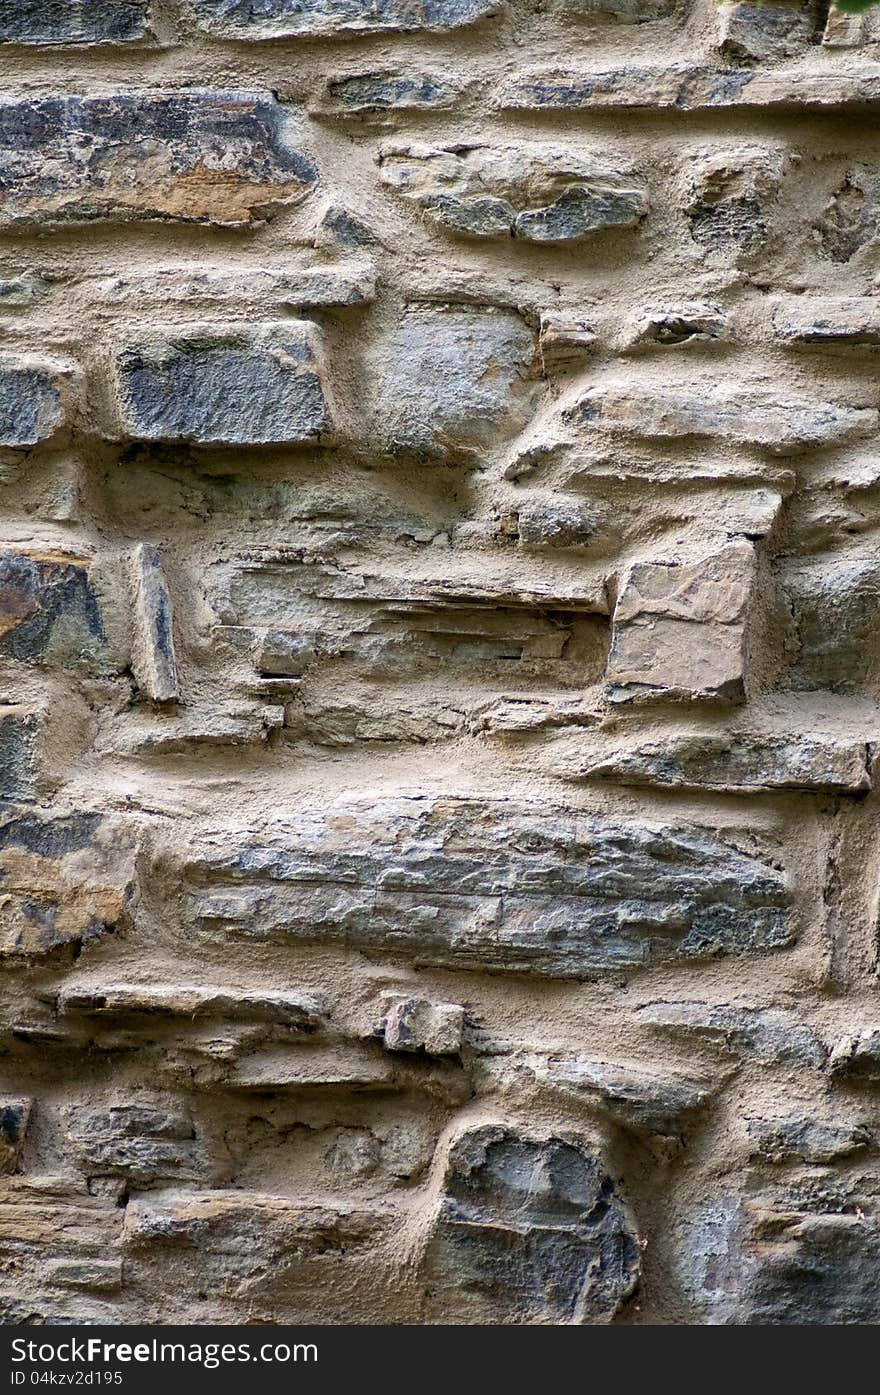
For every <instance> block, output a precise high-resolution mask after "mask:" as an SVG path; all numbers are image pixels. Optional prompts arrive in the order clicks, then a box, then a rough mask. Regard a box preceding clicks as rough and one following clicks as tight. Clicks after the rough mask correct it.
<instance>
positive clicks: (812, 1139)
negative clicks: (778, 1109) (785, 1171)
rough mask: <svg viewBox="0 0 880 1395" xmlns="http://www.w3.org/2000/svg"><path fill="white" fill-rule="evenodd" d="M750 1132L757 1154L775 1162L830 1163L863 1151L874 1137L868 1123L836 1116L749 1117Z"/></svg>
mask: <svg viewBox="0 0 880 1395" xmlns="http://www.w3.org/2000/svg"><path fill="white" fill-rule="evenodd" d="M748 1135H749V1139H750V1141H751V1142H752V1144H753V1146H754V1149H755V1153H754V1156H755V1157H757V1158H760V1159H762V1160H763V1161H766V1162H771V1163H788V1162H806V1163H819V1164H821V1165H827V1164H828V1163H833V1162H838V1161H839V1160H840V1159H841V1158H850V1157H852V1155H853V1154H854V1153H860V1152H862V1151H863V1150H864V1149H865V1148H867V1147H868V1146H869V1145H870V1143H871V1141H872V1135H871V1131H870V1129H869V1128H868V1127H867V1125H865V1124H850V1123H845V1122H840V1121H838V1120H835V1119H812V1118H803V1119H799V1118H783V1119H776V1118H769V1119H766V1118H763V1117H761V1118H755V1119H749V1121H748Z"/></svg>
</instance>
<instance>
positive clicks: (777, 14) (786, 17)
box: [716, 0, 816, 63]
mask: <svg viewBox="0 0 880 1395" xmlns="http://www.w3.org/2000/svg"><path fill="white" fill-rule="evenodd" d="M815 27H816V7H815V5H814V4H812V3H810V0H804V3H802V4H794V5H792V4H787V3H785V2H784V0H760V3H753V0H723V3H721V4H719V5H718V7H717V15H716V29H717V35H718V39H717V42H718V48H719V50H720V52H721V53H722V55H723V56H724V57H725V58H727V59H729V60H731V61H733V62H734V63H739V62H743V61H745V62H746V63H761V62H765V61H767V60H768V59H769V60H773V59H777V58H792V57H794V56H795V55H796V54H799V53H802V52H803V51H804V50H805V49H806V48H807V47H808V46H809V44H810V43H811V42H812V39H813V31H814V30H815Z"/></svg>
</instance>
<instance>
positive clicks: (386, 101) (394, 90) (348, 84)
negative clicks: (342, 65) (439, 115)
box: [314, 71, 461, 116]
mask: <svg viewBox="0 0 880 1395" xmlns="http://www.w3.org/2000/svg"><path fill="white" fill-rule="evenodd" d="M460 90H461V86H460V84H458V83H454V82H450V81H448V80H447V79H446V78H441V77H436V76H434V75H433V74H431V73H397V72H382V71H379V72H370V73H358V74H356V75H355V76H353V77H344V78H335V79H334V80H332V81H330V82H328V83H327V86H326V87H325V89H324V93H323V96H322V97H321V100H320V101H319V102H318V103H317V105H316V106H315V107H314V110H315V111H316V112H328V113H333V114H334V115H338V116H367V115H369V114H370V113H373V112H386V111H424V110H428V111H446V110H448V109H449V108H450V107H452V106H454V105H455V101H456V98H457V97H458V95H459V92H460Z"/></svg>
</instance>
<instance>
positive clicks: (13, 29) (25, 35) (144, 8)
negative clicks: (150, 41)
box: [0, 0, 149, 44]
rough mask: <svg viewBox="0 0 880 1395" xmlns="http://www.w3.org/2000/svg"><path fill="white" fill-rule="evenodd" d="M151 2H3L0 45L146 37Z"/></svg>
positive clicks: (104, 41)
mask: <svg viewBox="0 0 880 1395" xmlns="http://www.w3.org/2000/svg"><path fill="white" fill-rule="evenodd" d="M148 15H149V0H0V43H14V44H95V43H97V44H117V43H122V42H124V41H125V40H127V39H140V38H143V37H144V35H145V34H146V32H147V20H148Z"/></svg>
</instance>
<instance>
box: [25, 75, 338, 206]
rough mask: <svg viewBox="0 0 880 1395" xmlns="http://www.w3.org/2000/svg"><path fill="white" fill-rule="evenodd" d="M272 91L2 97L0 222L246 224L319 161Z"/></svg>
mask: <svg viewBox="0 0 880 1395" xmlns="http://www.w3.org/2000/svg"><path fill="white" fill-rule="evenodd" d="M296 138H297V120H296V112H295V110H294V109H293V108H290V107H285V106H281V105H280V104H279V103H278V102H277V101H276V100H275V98H274V97H273V96H272V95H271V94H270V93H259V92H223V91H203V90H198V89H196V90H189V91H186V90H181V91H173V92H171V91H169V92H141V93H137V92H118V93H115V94H114V95H111V96H106V97H28V98H7V99H5V100H4V101H2V102H0V228H20V227H32V226H34V225H39V224H48V225H55V224H64V223H88V222H92V221H94V220H95V219H112V220H116V221H128V220H141V221H143V220H149V219H157V218H158V219H171V220H174V221H179V222H188V223H212V224H218V225H222V226H228V227H240V226H245V225H247V224H249V223H253V222H256V221H258V220H260V219H263V218H265V217H266V216H267V215H268V214H269V213H270V212H271V211H272V210H273V209H275V208H277V207H279V206H281V205H284V204H291V203H296V202H298V201H299V200H300V199H302V198H303V196H304V195H305V194H307V193H308V192H309V190H310V189H311V188H312V187H313V185H314V184H315V181H316V179H317V171H316V169H315V166H314V165H313V164H312V162H311V160H310V159H308V157H307V156H305V155H304V154H303V153H302V152H301V151H300V150H299V149H298V147H297V144H296Z"/></svg>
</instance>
